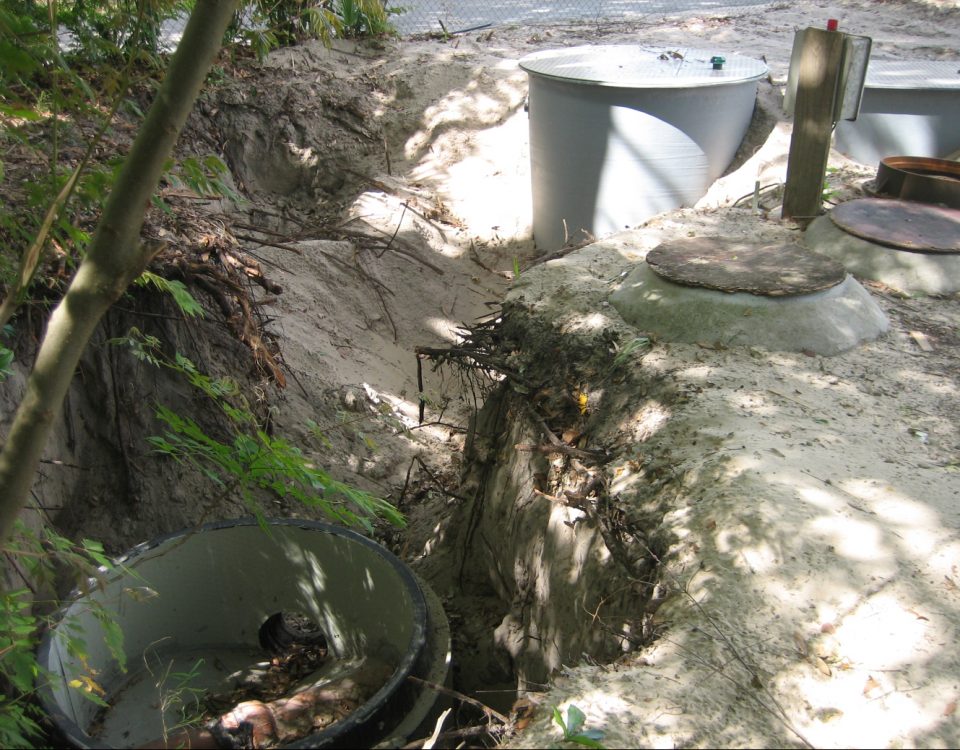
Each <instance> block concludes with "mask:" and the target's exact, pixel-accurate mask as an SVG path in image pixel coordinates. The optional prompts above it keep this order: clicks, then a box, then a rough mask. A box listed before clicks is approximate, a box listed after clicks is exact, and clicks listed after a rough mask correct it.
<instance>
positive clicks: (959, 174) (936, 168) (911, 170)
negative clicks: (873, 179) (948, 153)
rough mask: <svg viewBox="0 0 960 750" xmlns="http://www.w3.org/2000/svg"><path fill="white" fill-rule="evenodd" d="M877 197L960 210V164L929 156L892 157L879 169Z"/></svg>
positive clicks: (885, 160)
mask: <svg viewBox="0 0 960 750" xmlns="http://www.w3.org/2000/svg"><path fill="white" fill-rule="evenodd" d="M877 193H878V194H880V195H889V196H891V197H893V198H902V199H903V200H907V201H920V202H921V203H939V204H942V205H944V206H947V207H949V208H960V162H957V161H950V160H948V159H933V158H929V157H925V156H888V157H886V158H885V159H881V160H880V166H879V168H878V169H877Z"/></svg>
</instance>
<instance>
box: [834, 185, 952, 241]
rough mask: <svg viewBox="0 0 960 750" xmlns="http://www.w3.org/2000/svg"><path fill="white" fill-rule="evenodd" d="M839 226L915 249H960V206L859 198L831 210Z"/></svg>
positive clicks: (861, 236) (863, 235) (846, 230)
mask: <svg viewBox="0 0 960 750" xmlns="http://www.w3.org/2000/svg"><path fill="white" fill-rule="evenodd" d="M830 218H831V219H832V220H833V223H834V224H836V225H837V226H838V227H840V229H842V230H843V231H845V232H847V233H848V234H852V235H854V236H855V237H860V238H861V239H865V240H868V241H869V242H875V243H877V244H878V245H886V246H887V247H895V248H897V249H898V250H907V251H909V252H913V253H933V254H948V255H952V254H956V253H960V210H958V209H956V208H944V207H942V206H931V205H928V204H926V203H916V202H913V201H902V200H894V199H885V198H858V199H857V200H853V201H848V202H847V203H841V204H840V205H839V206H837V207H836V208H835V209H833V210H832V211H831V212H830Z"/></svg>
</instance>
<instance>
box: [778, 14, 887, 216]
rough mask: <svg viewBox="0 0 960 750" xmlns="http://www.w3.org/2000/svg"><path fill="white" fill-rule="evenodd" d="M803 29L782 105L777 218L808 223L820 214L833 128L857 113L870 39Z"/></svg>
mask: <svg viewBox="0 0 960 750" xmlns="http://www.w3.org/2000/svg"><path fill="white" fill-rule="evenodd" d="M835 28H836V25H835V24H833V25H832V26H831V27H830V28H829V29H828V30H826V31H825V30H823V29H816V28H808V29H803V30H801V31H798V32H797V33H796V36H795V37H794V43H793V53H792V55H791V59H790V73H789V77H788V79H787V90H786V92H785V93H784V98H783V105H784V110H785V111H786V112H787V114H793V135H792V137H791V139H790V156H789V159H788V162H787V183H786V187H785V189H784V195H783V218H785V219H796V220H798V221H801V222H806V221H811V220H813V219H815V218H816V217H817V216H818V215H819V214H820V208H821V205H822V201H821V195H822V191H823V179H824V175H825V174H826V171H827V158H828V156H829V154H830V140H831V138H832V136H833V128H834V126H835V125H836V124H837V122H839V121H840V120H841V119H845V120H855V119H856V118H857V115H858V114H859V112H860V100H861V97H862V94H863V84H864V82H865V80H866V76H867V64H868V62H869V59H870V47H871V40H870V38H869V37H865V36H852V35H849V34H842V33H840V32H838V31H836V30H835Z"/></svg>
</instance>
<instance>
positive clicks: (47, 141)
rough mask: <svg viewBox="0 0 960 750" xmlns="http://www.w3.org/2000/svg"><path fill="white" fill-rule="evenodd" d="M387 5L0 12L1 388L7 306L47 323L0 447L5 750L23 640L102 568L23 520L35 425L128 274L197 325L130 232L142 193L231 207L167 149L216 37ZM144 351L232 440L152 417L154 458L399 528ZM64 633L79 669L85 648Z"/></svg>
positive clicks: (21, 739)
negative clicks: (171, 45) (171, 31)
mask: <svg viewBox="0 0 960 750" xmlns="http://www.w3.org/2000/svg"><path fill="white" fill-rule="evenodd" d="M186 13H190V14H191V20H190V22H189V24H188V25H187V27H186V29H185V31H184V39H185V43H184V44H183V45H181V46H182V47H183V50H178V52H177V53H176V54H175V55H173V57H171V56H170V50H168V49H166V46H165V45H166V42H165V40H164V39H163V38H162V34H161V29H162V25H163V23H164V21H165V20H167V19H171V18H174V17H180V16H183V15H184V14H186ZM390 13H391V11H388V10H386V9H385V8H384V6H383V5H382V4H381V2H380V0H353V1H351V2H333V3H331V2H328V1H327V0H323V1H321V2H307V1H306V0H255V1H253V2H246V3H243V5H242V7H241V5H240V4H239V3H238V2H237V0H203V2H194V0H99V1H96V2H91V1H90V0H5V2H4V3H2V4H0V327H2V336H0V382H2V381H4V380H5V379H7V378H8V376H9V375H10V373H11V372H12V368H13V366H14V364H15V362H14V359H15V355H14V351H15V350H16V351H19V349H18V347H17V346H16V345H15V344H16V342H17V341H18V339H19V340H22V339H23V338H25V337H26V336H29V335H31V331H28V330H27V326H26V321H25V317H26V316H24V315H22V314H21V313H22V311H23V310H24V309H25V306H27V305H29V309H30V310H36V311H39V312H40V314H41V315H40V318H41V319H42V318H45V317H46V316H47V313H51V314H50V319H49V324H48V325H47V328H46V330H47V333H46V335H45V337H44V340H43V342H42V344H41V346H40V351H39V353H38V355H37V359H36V362H35V363H34V365H33V373H32V374H31V376H30V380H29V382H28V386H27V396H26V397H25V398H24V401H23V403H21V405H20V409H19V410H18V413H17V416H16V419H15V420H14V423H13V426H12V427H11V428H10V430H9V432H8V434H7V435H6V441H5V443H4V444H3V445H2V451H0V486H3V488H4V491H3V493H2V497H0V547H2V552H3V558H4V562H3V569H4V572H5V574H6V577H5V581H6V584H5V586H4V590H2V591H0V745H2V746H3V747H31V746H35V745H36V744H37V742H38V741H42V740H39V739H38V733H39V731H40V730H39V727H38V724H37V721H38V719H39V717H38V715H37V713H36V710H37V709H36V708H35V704H34V702H33V700H32V696H33V693H34V691H35V689H36V686H37V685H38V684H42V683H43V681H44V680H46V679H48V678H49V677H50V676H49V675H45V674H44V673H43V672H42V670H41V669H40V667H39V664H38V662H37V660H36V657H35V653H34V649H35V648H36V646H37V643H38V641H39V637H40V634H41V633H42V632H43V631H44V629H45V628H47V627H48V626H49V624H50V616H49V614H48V613H50V612H52V611H53V610H55V609H56V607H57V606H58V605H59V600H58V598H57V593H62V591H63V589H64V585H68V586H69V585H74V586H76V587H78V590H79V592H80V593H81V594H82V593H84V592H85V591H88V590H90V586H93V585H96V582H97V581H98V580H99V579H101V578H102V577H103V576H104V575H106V574H108V572H109V570H110V568H111V564H110V561H109V560H108V559H107V557H106V555H105V554H104V552H103V548H102V546H101V545H100V544H99V543H97V542H93V541H90V540H84V541H82V542H79V543H77V542H73V541H71V540H68V539H65V538H64V537H62V536H60V535H59V534H57V533H56V532H55V531H54V530H53V527H52V525H51V523H50V521H49V519H47V518H45V517H44V516H43V514H42V512H41V510H40V509H39V508H38V507H36V502H31V503H30V505H29V507H32V508H33V510H34V512H36V514H37V515H36V516H35V520H36V523H31V524H30V525H29V526H28V525H27V524H25V523H24V521H23V518H24V517H27V516H25V515H24V508H26V507H28V503H27V498H28V497H29V492H30V487H31V485H32V480H33V476H34V473H35V471H36V466H37V462H38V461H39V458H40V454H41V452H42V450H43V447H44V445H45V442H46V437H47V435H48V433H49V430H50V427H51V424H52V421H53V416H54V415H55V414H56V413H57V412H58V411H59V409H60V406H61V403H62V400H63V396H64V394H65V393H66V390H67V387H68V386H69V383H70V380H71V379H72V376H73V372H74V369H75V367H76V363H77V361H78V359H79V357H80V354H81V353H82V351H83V349H84V347H85V346H86V342H87V340H88V339H89V337H90V335H91V334H92V332H93V330H94V329H95V328H96V326H97V325H98V323H99V321H100V318H101V316H102V315H103V313H104V312H105V311H106V309H107V308H108V307H109V306H110V305H111V304H112V303H113V302H114V301H115V300H116V299H118V298H119V297H120V296H121V295H123V294H124V293H125V290H126V289H127V288H128V286H129V284H130V283H131V282H135V284H136V285H139V286H141V287H151V288H154V289H156V290H159V291H161V292H163V293H166V294H169V295H171V297H172V298H173V299H174V300H175V302H176V303H177V305H178V306H179V308H180V309H181V311H182V312H183V313H184V315H185V316H200V315H202V314H203V309H202V307H201V306H200V304H199V303H198V301H197V300H196V299H195V298H194V297H193V296H192V295H191V294H190V292H189V290H188V288H187V286H186V285H185V284H184V283H183V282H182V281H180V280H177V279H167V278H164V277H162V276H161V275H159V274H157V273H154V272H151V271H148V270H147V269H146V266H147V263H149V262H150V260H151V259H152V258H153V255H154V253H155V252H156V247H155V246H150V245H149V244H142V243H141V242H140V239H139V235H140V230H141V226H142V223H143V219H144V207H145V206H147V205H148V204H152V205H153V206H154V207H155V208H157V209H159V210H160V211H163V212H168V213H169V212H170V211H171V210H172V209H171V207H170V206H169V205H167V204H166V203H165V202H164V201H163V199H162V197H161V196H160V194H159V193H158V192H157V185H158V184H159V183H161V182H162V183H163V184H166V185H168V186H173V187H179V188H183V189H185V190H189V191H192V192H193V193H194V194H197V195H200V196H206V197H210V196H214V197H216V196H225V197H228V198H230V199H232V200H238V199H239V196H237V195H235V194H234V193H232V192H231V190H230V188H229V185H228V182H227V181H226V179H225V177H226V175H225V173H226V165H224V164H223V162H222V161H221V160H220V159H219V157H217V156H215V155H208V156H194V157H187V158H182V159H180V160H179V161H175V160H173V159H172V158H171V151H172V146H173V143H174V141H175V139H176V137H177V134H178V133H179V131H180V129H181V128H182V127H183V123H184V122H185V120H186V116H187V114H188V113H189V111H190V109H191V108H192V106H193V103H194V101H195V98H196V96H197V93H198V91H199V87H200V85H201V84H202V83H203V81H204V80H205V79H206V78H207V73H208V71H209V70H210V69H211V66H212V65H213V62H214V60H215V58H216V56H217V54H218V48H219V46H220V41H221V40H225V41H226V42H227V44H228V50H227V59H229V58H231V57H232V58H233V59H234V61H236V60H238V59H240V58H243V57H249V55H250V54H255V55H258V56H263V55H264V54H266V53H267V52H269V51H270V50H271V49H273V48H275V47H277V46H281V45H285V44H292V43H296V42H298V41H302V40H305V39H321V40H324V41H327V42H328V41H330V40H331V39H333V38H334V37H338V36H342V37H347V36H361V35H379V34H389V33H392V27H391V26H390V24H389V23H388V16H389V14H390ZM221 62H222V65H223V66H226V65H227V62H226V61H225V59H224V58H221ZM223 66H216V67H214V74H213V75H212V76H211V79H215V78H220V79H222V78H223V77H224V75H225V72H224V67H223ZM151 102H152V105H151ZM144 111H146V114H144ZM133 135H136V139H135V140H133ZM131 141H133V142H132V143H131ZM151 196H152V197H151ZM36 319H37V318H36V316H34V320H36ZM36 330H37V329H36V328H34V329H33V331H34V332H35V331H36ZM148 342H149V340H148V339H146V338H143V339H141V341H140V344H139V347H140V348H139V351H140V353H141V355H142V356H143V357H144V358H150V357H152V358H153V359H154V360H155V364H158V365H159V366H163V367H167V368H170V369H172V370H175V371H177V372H179V373H181V374H182V375H183V376H184V377H186V378H188V380H190V382H191V383H192V384H193V385H194V386H195V387H196V388H198V389H199V390H200V391H201V392H203V393H204V394H205V395H206V396H208V397H209V398H208V400H207V403H208V404H211V405H212V406H213V407H215V410H219V411H220V413H222V414H224V415H226V417H227V421H228V423H229V424H230V425H232V434H231V435H230V436H228V437H227V438H226V439H221V440H216V439H214V438H213V437H211V436H209V435H207V434H206V433H204V432H203V431H202V430H201V429H200V428H199V427H198V420H197V419H195V418H194V417H192V416H190V415H186V414H182V413H176V412H174V411H172V410H171V409H169V408H167V407H163V406H158V411H157V414H158V418H159V419H160V420H161V422H162V423H163V424H164V426H165V432H164V433H163V434H162V435H159V436H157V437H155V438H153V445H154V447H155V448H156V449H157V450H158V451H160V452H162V453H165V454H167V455H169V456H171V457H172V458H173V459H175V460H178V461H181V462H184V463H188V464H191V465H194V466H196V467H197V468H198V469H200V470H201V471H202V472H204V474H205V475H206V476H208V477H209V478H210V480H211V481H212V482H213V483H215V484H217V485H219V486H220V487H221V488H222V490H223V491H224V492H227V491H236V492H237V493H238V495H237V496H238V497H240V498H241V499H242V500H243V502H244V503H246V504H247V506H248V508H249V509H250V510H251V511H252V512H254V513H257V514H258V515H262V514H261V513H260V512H259V510H258V508H259V506H258V505H257V501H256V498H257V496H258V494H262V493H263V492H273V493H275V494H277V495H280V496H284V497H292V498H296V499H299V500H301V501H302V502H305V503H307V504H308V505H311V506H312V507H316V508H318V509H319V510H321V511H323V512H324V513H326V514H327V515H328V516H330V517H331V518H333V519H335V520H337V521H339V522H342V523H347V524H353V525H359V526H362V527H364V528H367V529H370V528H371V521H370V519H371V518H373V517H377V516H379V517H383V518H386V519H387V520H389V521H391V522H393V523H402V517H401V516H400V515H399V514H398V513H397V512H396V511H395V510H394V509H393V508H392V507H390V506H389V505H388V504H386V503H385V502H384V501H382V500H379V499H377V498H374V497H371V496H369V495H367V494H366V493H363V492H359V491H357V490H355V489H353V488H351V487H349V486H346V485H343V484H341V483H338V482H336V481H334V480H332V479H331V478H330V477H329V475H327V474H326V473H325V472H323V471H322V470H320V469H318V468H316V467H315V466H314V465H313V464H312V463H311V462H310V461H309V460H308V459H307V458H306V457H305V456H304V455H303V454H302V453H301V452H300V450H299V449H297V448H296V447H294V446H293V445H291V444H290V443H288V442H287V441H285V440H283V439H282V438H278V437H276V436H272V435H268V434H267V433H266V431H265V430H263V429H261V427H260V426H259V425H258V424H257V422H256V420H255V419H254V418H253V415H252V413H251V411H250V409H249V408H248V407H247V406H246V402H245V401H244V399H243V397H242V395H241V394H240V393H239V390H238V389H237V388H236V386H235V384H230V383H229V381H228V380H226V379H213V378H209V377H208V376H206V375H203V374H201V373H200V372H199V371H198V369H197V368H196V367H195V366H194V365H193V363H192V362H189V360H186V359H185V358H183V357H180V356H174V357H172V358H170V359H164V358H163V357H162V356H161V355H160V353H159V345H158V346H157V347H156V348H155V347H153V346H152V344H150V343H148ZM11 582H16V583H11ZM65 582H66V584H65ZM91 606H93V605H91ZM94 614H95V615H96V616H97V617H98V618H99V619H100V620H101V622H102V623H103V625H104V632H105V634H106V638H107V641H108V646H109V647H110V650H111V652H112V653H113V654H114V656H115V657H116V658H117V659H118V660H119V661H121V666H122V658H123V651H122V648H121V645H122V633H120V630H119V628H118V627H117V626H116V623H115V622H114V621H113V620H112V619H111V618H110V616H109V614H108V613H106V612H100V611H95V612H94ZM66 637H67V640H68V648H69V649H70V651H71V653H72V654H73V655H74V656H76V657H77V658H79V659H80V661H81V662H84V655H85V654H86V653H88V648H87V644H85V643H84V642H83V641H82V640H80V639H79V638H75V637H73V636H71V634H69V633H67V634H66ZM101 666H102V665H101ZM188 676H189V675H186V676H184V677H188ZM170 677H171V678H176V679H179V678H180V677H181V676H179V675H171V676H170ZM74 683H75V684H72V685H71V686H72V687H73V688H75V689H76V690H77V691H78V692H79V693H80V694H82V695H83V696H84V697H85V698H87V699H90V700H93V701H95V702H98V703H102V702H103V688H102V687H101V686H100V685H99V683H98V675H97V669H96V668H95V667H94V666H93V665H90V666H89V667H88V669H87V672H86V674H84V675H83V676H82V678H81V679H78V680H75V681H74Z"/></svg>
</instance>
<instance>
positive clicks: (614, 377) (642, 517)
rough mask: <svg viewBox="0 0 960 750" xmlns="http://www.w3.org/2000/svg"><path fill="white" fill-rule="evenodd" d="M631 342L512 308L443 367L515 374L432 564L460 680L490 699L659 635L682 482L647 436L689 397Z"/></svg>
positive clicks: (491, 417)
mask: <svg viewBox="0 0 960 750" xmlns="http://www.w3.org/2000/svg"><path fill="white" fill-rule="evenodd" d="M621 333H623V331H618V330H616V326H615V325H614V326H610V327H601V328H598V329H592V330H579V331H576V330H570V327H569V326H564V325H562V324H558V322H557V321H555V320H554V321H551V320H549V319H545V318H544V317H543V316H541V315H539V314H538V312H537V311H536V310H534V309H532V308H531V307H529V306H526V305H523V304H514V305H509V304H508V305H507V306H506V307H505V308H504V310H503V314H502V317H501V320H500V323H499V325H498V326H497V328H496V329H495V330H493V331H492V332H491V331H490V330H489V329H488V330H487V331H486V332H483V333H481V334H479V335H476V336H474V337H472V338H468V340H467V342H466V344H464V345H458V347H457V349H456V351H457V355H458V357H459V359H458V360H457V361H454V360H452V359H446V360H445V361H444V366H446V367H457V366H460V367H466V368H469V367H470V366H471V363H473V365H474V366H475V363H476V362H477V361H483V362H486V363H488V364H490V366H491V367H493V368H496V369H499V371H500V373H501V379H500V382H499V383H498V384H497V385H496V387H494V388H493V389H492V390H491V391H490V393H489V395H488V397H487V398H486V400H485V402H484V404H483V406H482V408H481V409H480V410H479V412H478V414H477V416H476V418H475V420H473V421H472V423H471V429H470V433H469V434H468V436H467V439H466V447H465V468H464V470H463V473H462V479H461V483H460V486H459V487H458V488H457V492H456V495H457V497H458V500H457V501H456V502H457V505H456V510H455V511H454V513H453V515H452V517H451V518H450V521H449V523H448V525H447V526H446V528H445V529H444V531H443V541H442V543H441V544H440V545H439V546H438V547H437V548H436V549H435V550H434V552H433V553H432V554H431V555H429V556H427V557H425V558H423V559H422V560H420V561H419V563H418V565H417V567H418V569H420V571H421V573H422V574H423V575H424V577H425V578H427V580H428V581H430V583H431V584H432V585H433V586H434V587H435V588H436V590H437V591H438V592H440V593H441V596H442V597H444V599H445V601H446V602H447V606H448V610H449V611H448V615H449V616H450V618H451V625H452V631H453V643H454V652H453V683H454V685H455V686H456V687H457V689H459V690H461V691H462V692H465V693H468V694H472V695H474V696H475V697H477V698H478V699H481V700H485V702H488V703H489V704H490V705H494V706H499V707H500V708H502V709H506V708H509V704H510V702H512V700H513V698H515V697H516V691H519V692H520V693H521V695H522V694H523V693H525V692H528V691H529V692H533V693H535V692H538V691H541V690H543V689H544V687H545V686H546V685H547V683H548V682H549V681H550V679H551V677H552V676H555V675H556V674H557V673H558V672H559V671H561V670H562V669H563V667H564V666H566V665H571V664H575V663H582V662H584V661H587V662H590V661H597V662H608V661H611V660H614V659H616V658H617V657H618V656H619V655H622V654H623V653H625V652H628V651H633V650H636V649H637V648H639V647H642V646H643V645H645V644H647V643H649V642H650V641H651V640H652V639H653V638H655V636H656V630H657V625H656V619H655V613H656V610H657V607H658V606H659V604H660V603H661V602H662V600H663V597H664V596H665V592H666V588H665V587H664V586H663V585H661V583H660V581H659V575H658V571H659V568H660V563H661V561H662V559H663V558H664V557H665V556H666V554H667V550H668V549H669V547H670V544H671V541H672V540H671V538H670V536H669V534H667V533H665V532H664V531H662V530H661V524H662V519H663V515H664V513H665V511H666V507H667V505H666V503H667V501H668V495H669V492H668V491H666V490H668V489H669V486H670V485H671V484H672V481H673V474H672V473H671V469H670V461H669V455H668V453H667V452H659V453H658V454H656V455H654V453H653V452H652V451H651V450H649V449H648V446H646V444H645V441H646V440H647V438H649V437H651V436H652V435H654V434H655V433H656V431H657V429H658V427H659V426H660V425H661V424H662V422H663V420H664V419H666V416H667V415H668V414H669V409H670V405H671V403H673V402H674V401H675V400H676V399H677V398H678V393H677V392H676V389H675V388H674V387H673V385H672V384H670V383H669V382H668V381H667V380H666V379H664V378H662V377H656V376H652V375H651V374H650V373H648V372H645V371H644V370H643V369H642V367H636V366H635V362H634V361H633V360H632V359H631V356H633V355H632V354H631V352H630V349H629V347H628V346H627V345H628V344H629V340H624V339H623V338H622V336H621V335H620V334H621ZM634 346H637V345H636V344H635V345H634ZM471 347H475V349H474V354H475V355H476V358H475V359H474V358H473V357H471V356H470V355H469V354H467V353H466V351H468V350H470V349H471ZM638 348H640V349H642V346H639V347H638ZM618 352H619V353H620V355H621V356H619V357H618ZM634 354H636V355H639V354H642V352H635V353H634Z"/></svg>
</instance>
